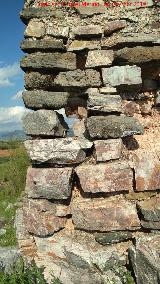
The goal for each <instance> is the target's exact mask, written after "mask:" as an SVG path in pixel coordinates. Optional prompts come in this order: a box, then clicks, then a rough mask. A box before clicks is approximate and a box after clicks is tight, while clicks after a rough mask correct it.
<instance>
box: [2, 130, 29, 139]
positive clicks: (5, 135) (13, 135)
mask: <svg viewBox="0 0 160 284" xmlns="http://www.w3.org/2000/svg"><path fill="white" fill-rule="evenodd" d="M10 139H12V140H15V139H18V140H25V139H27V136H26V135H25V133H24V131H23V130H15V131H12V132H0V140H10Z"/></svg>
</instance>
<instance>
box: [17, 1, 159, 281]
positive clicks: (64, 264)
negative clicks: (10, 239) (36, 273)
mask: <svg viewBox="0 0 160 284" xmlns="http://www.w3.org/2000/svg"><path fill="white" fill-rule="evenodd" d="M39 2H40V1H30V0H27V1H25V5H24V9H23V10H22V11H21V19H22V21H23V22H24V23H25V24H26V30H25V38H24V40H23V41H22V43H21V48H22V50H23V51H24V52H26V53H27V55H26V56H25V57H24V58H22V60H21V68H22V69H23V70H24V71H25V89H26V90H25V91H24V92H23V100H24V104H25V106H26V107H27V108H29V109H31V110H32V112H29V113H28V114H27V115H26V116H25V118H24V119H23V126H24V130H25V132H26V134H27V135H29V137H30V138H29V139H28V140H27V141H26V142H25V146H26V149H27V152H28V155H29V157H30V159H31V162H32V166H31V167H29V169H28V172H27V180H26V191H25V197H24V200H23V208H22V209H19V210H18V211H17V217H16V228H17V238H18V243H19V247H20V250H21V252H22V254H23V255H24V256H26V257H27V258H31V259H32V258H33V259H34V260H35V261H36V263H37V265H39V266H41V265H43V266H44V267H45V276H46V279H48V280H47V281H48V283H50V280H51V275H52V273H53V274H54V275H55V277H58V278H59V279H60V281H61V282H62V283H64V284H72V283H73V284H79V283H83V284H85V283H88V284H89V283H91V284H94V283H95V284H100V283H106V284H110V283H111V284H114V283H116V284H123V283H124V284H125V283H131V282H128V281H131V278H132V276H133V277H134V280H135V281H136V283H137V284H158V283H159V281H160V266H159V261H158V260H159V252H160V233H159V230H160V193H159V190H160V93H159V92H160V91H159V88H160V83H159V74H160V68H159V62H160V46H159V44H160V40H159V32H160V26H159V21H158V14H159V4H158V2H155V3H153V2H152V1H148V2H147V3H146V4H145V5H142V7H137V6H135V5H134V2H133V5H129V6H126V7H124V6H123V7H110V8H106V7H105V6H104V2H103V1H100V2H99V6H97V7H91V6H87V7H85V6H83V5H80V6H77V7H72V8H69V7H62V6H61V7H57V8H55V7H54V9H53V7H52V6H50V7H42V6H38V5H39V4H38V3H39ZM43 2H45V1H43ZM50 2H51V1H50ZM110 3H112V2H110ZM130 3H131V2H130ZM62 109H63V110H62ZM64 113H65V115H64ZM66 117H67V118H66ZM70 117H71V118H73V117H74V118H75V117H76V119H75V121H74V123H73V126H72V135H71V131H70V129H69V128H70V126H69V125H68V121H69V118H70ZM130 273H132V276H131V275H130ZM132 281H133V279H132Z"/></svg>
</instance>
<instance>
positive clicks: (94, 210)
mask: <svg viewBox="0 0 160 284" xmlns="http://www.w3.org/2000/svg"><path fill="white" fill-rule="evenodd" d="M71 212H72V217H73V222H74V225H75V228H77V229H83V230H87V231H101V232H104V231H116V230H136V229H138V228H139V227H140V221H139V219H138V215H137V210H136V206H135V205H134V204H132V203H131V202H129V201H127V200H124V199H122V198H117V196H116V198H106V199H80V198H77V199H75V200H73V202H72V206H71Z"/></svg>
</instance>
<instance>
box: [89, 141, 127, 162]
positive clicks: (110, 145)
mask: <svg viewBox="0 0 160 284" xmlns="http://www.w3.org/2000/svg"><path fill="white" fill-rule="evenodd" d="M94 146H95V150H96V160H97V161H98V162H106V161H109V160H115V159H119V158H120V157H121V154H122V148H123V143H122V140H121V139H107V140H97V141H94Z"/></svg>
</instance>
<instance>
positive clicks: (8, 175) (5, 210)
mask: <svg viewBox="0 0 160 284" xmlns="http://www.w3.org/2000/svg"><path fill="white" fill-rule="evenodd" d="M0 148H1V149H2V148H3V150H6V149H7V150H9V149H14V154H13V155H12V156H10V157H3V156H2V157H0V228H1V227H3V228H4V229H6V234H4V235H1V234H0V246H14V245H15V244H16V236H15V230H14V217H15V213H16V209H17V205H18V201H19V198H20V196H21V193H22V192H23V191H24V188H25V180H26V171H27V168H28V166H29V159H28V157H27V154H26V151H25V149H24V146H23V143H20V142H18V141H8V142H0Z"/></svg>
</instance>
